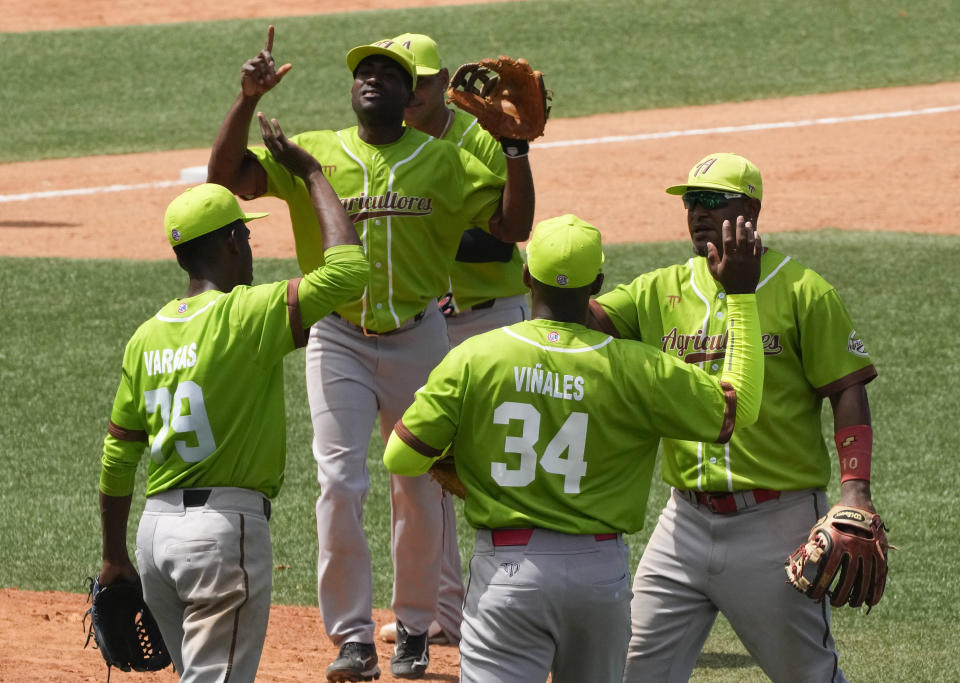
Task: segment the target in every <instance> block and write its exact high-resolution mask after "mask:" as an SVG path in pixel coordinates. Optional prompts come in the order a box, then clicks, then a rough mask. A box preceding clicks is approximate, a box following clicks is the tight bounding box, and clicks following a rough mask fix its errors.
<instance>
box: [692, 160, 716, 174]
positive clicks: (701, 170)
mask: <svg viewBox="0 0 960 683" xmlns="http://www.w3.org/2000/svg"><path fill="white" fill-rule="evenodd" d="M715 163H717V158H716V157H713V158H712V159H704V160H703V161H701V162H700V163H699V164H697V165H696V167H695V168H694V170H693V177H694V178H696V177H697V176H698V175H706V174H707V172H708V171H709V170H710V167H711V166H713V165H714V164H715Z"/></svg>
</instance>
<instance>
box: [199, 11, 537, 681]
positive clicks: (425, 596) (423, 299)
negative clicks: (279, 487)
mask: <svg viewBox="0 0 960 683" xmlns="http://www.w3.org/2000/svg"><path fill="white" fill-rule="evenodd" d="M273 37H274V32H273V28H272V27H271V28H270V29H269V31H268V37H267V44H266V48H265V49H264V50H263V51H261V52H260V54H259V55H257V57H255V58H254V59H251V60H249V61H248V62H247V63H246V64H245V65H244V67H243V71H242V76H241V88H242V89H241V93H240V95H239V96H238V98H237V100H236V102H235V103H234V105H233V108H232V109H231V110H230V112H229V113H228V115H227V118H226V120H225V121H224V123H223V125H222V127H221V129H220V133H219V134H218V137H217V140H216V142H215V143H214V147H213V150H212V152H211V157H210V166H209V175H208V177H209V179H210V180H211V181H217V182H221V183H223V184H224V185H226V186H227V187H229V188H230V189H231V190H233V191H234V192H235V193H236V194H239V195H241V196H244V197H257V196H260V195H264V194H267V195H272V196H277V197H280V198H282V199H283V200H285V201H286V202H287V204H288V206H289V209H290V215H291V219H292V222H293V231H294V237H295V242H296V249H297V258H298V260H299V263H300V266H301V267H302V268H303V269H305V270H309V269H311V268H313V267H315V266H316V264H317V263H319V262H320V261H321V259H322V244H321V242H320V240H318V239H317V238H316V228H315V226H316V219H315V217H314V216H313V214H312V213H310V212H309V211H307V210H306V208H307V206H308V204H307V198H308V197H307V195H306V193H305V190H304V187H303V185H302V183H300V182H299V181H297V179H296V178H295V177H293V176H292V175H291V174H290V173H289V172H288V171H287V170H286V169H285V168H283V167H282V166H281V165H279V164H277V163H276V162H274V161H273V159H271V158H270V155H269V154H268V153H267V152H266V150H263V149H256V148H255V149H249V150H248V149H247V128H248V125H249V121H250V118H251V116H252V112H253V111H254V109H255V108H256V105H257V102H258V101H259V99H260V97H261V96H262V95H264V94H265V93H267V92H268V91H269V90H270V89H271V88H273V87H274V86H275V85H276V84H277V83H278V82H279V81H280V80H281V79H282V78H283V77H284V75H285V74H286V73H288V72H289V70H290V68H291V67H290V65H289V64H285V65H283V66H281V67H280V68H277V67H276V65H275V62H274V59H273V56H272V54H271V50H272V46H273ZM346 61H347V67H348V68H349V69H350V71H351V73H353V87H352V90H351V102H352V106H353V109H354V112H355V113H356V116H357V125H356V126H354V127H352V128H347V129H345V130H340V131H331V130H321V131H311V132H307V133H302V134H300V135H297V136H295V137H294V138H293V139H294V141H295V142H297V143H298V144H300V145H301V146H303V147H304V148H306V149H307V150H308V151H310V152H311V153H313V154H314V156H316V157H317V158H318V159H321V160H322V162H323V164H324V168H325V172H326V173H327V176H328V178H329V181H330V184H331V185H332V186H333V188H334V190H335V191H336V192H337V194H338V195H339V196H340V200H341V203H342V204H343V206H344V207H345V209H346V210H347V213H348V214H349V215H350V217H351V219H352V220H353V222H354V224H355V226H356V228H357V230H358V232H359V233H360V236H361V241H362V242H363V246H364V251H365V253H366V256H367V260H368V264H369V271H370V279H369V285H368V286H367V288H366V289H365V290H364V292H363V296H362V297H359V298H357V299H355V300H354V301H351V302H348V303H346V304H343V305H341V306H338V307H337V308H336V309H335V311H334V313H333V314H331V315H330V316H328V317H326V318H324V319H323V320H321V321H319V322H318V323H317V324H316V325H314V326H313V328H312V330H311V333H310V338H309V341H308V344H307V351H306V374H307V395H308V398H309V401H310V411H311V416H312V420H313V427H314V441H313V453H314V457H315V459H316V461H317V478H318V482H319V484H320V487H321V493H320V496H319V498H318V500H317V508H316V516H317V540H318V545H319V552H318V559H317V586H318V597H319V603H320V610H321V613H322V616H323V622H324V626H325V628H326V630H327V633H328V635H329V636H330V638H331V639H332V640H333V642H334V644H335V645H337V646H338V647H339V648H340V653H339V656H338V657H337V659H336V660H335V661H334V662H333V663H332V664H331V665H330V666H329V667H328V668H327V678H328V679H329V680H333V681H338V680H350V681H354V680H364V679H370V678H372V677H375V676H377V675H379V671H380V669H379V665H378V662H377V653H376V648H375V647H374V645H373V638H374V628H375V625H374V622H373V618H372V608H373V588H372V585H373V576H372V569H371V558H370V551H369V548H368V546H367V542H366V538H365V536H364V531H363V503H364V500H365V499H366V495H367V491H368V489H369V475H368V473H367V469H366V451H367V445H368V443H369V440H370V432H371V431H372V429H373V425H374V424H375V421H376V418H377V415H378V414H379V416H380V423H381V434H382V436H383V438H384V440H386V438H387V436H388V435H389V430H390V425H392V424H393V423H394V422H395V421H396V420H397V418H398V417H399V416H400V415H401V413H402V412H403V410H404V409H406V407H407V406H408V405H409V404H410V402H411V401H412V400H413V393H414V391H416V389H417V388H418V387H420V386H422V385H423V383H424V382H425V381H426V378H427V376H428V374H429V372H430V370H431V369H432V368H433V367H434V366H435V365H436V364H437V363H438V362H439V361H440V359H441V358H442V357H443V356H444V355H445V354H446V352H447V350H448V348H449V343H448V341H447V336H446V330H445V324H444V320H443V315H442V314H441V313H440V311H439V309H438V307H437V303H436V299H437V297H438V296H439V295H441V294H442V293H443V292H445V291H446V289H447V284H448V278H447V272H448V267H449V264H450V263H451V262H452V261H453V258H454V255H455V254H456V251H457V246H458V244H459V242H460V235H461V234H462V233H463V231H464V230H466V229H467V228H469V227H470V226H473V225H482V226H486V227H487V228H488V229H489V230H490V231H491V233H493V234H495V235H497V236H498V237H500V238H501V239H504V240H508V241H520V240H524V239H526V238H527V236H528V234H529V231H530V228H531V226H532V216H533V184H532V177H531V174H530V167H529V163H528V161H527V159H526V158H518V159H513V160H508V162H507V175H506V184H504V178H503V177H501V176H498V175H496V174H494V173H492V172H491V171H490V170H489V169H487V168H486V167H485V166H484V165H483V164H481V163H480V162H479V161H478V160H477V159H476V158H475V157H473V156H472V155H470V154H469V153H467V152H466V151H464V150H458V149H457V148H456V147H455V146H454V145H452V144H450V143H449V142H446V141H442V140H437V139H436V138H433V137H431V136H429V135H427V134H425V133H422V132H420V131H418V130H415V129H413V128H408V127H405V126H404V125H403V113H404V109H405V108H406V106H407V105H408V104H409V103H410V100H411V96H412V92H413V88H414V86H415V84H416V78H417V73H416V68H415V64H414V58H413V55H412V54H411V52H410V51H409V50H407V49H406V48H405V47H403V46H402V45H400V44H399V43H397V42H396V41H393V40H382V41H379V42H378V43H374V44H372V45H363V46H360V47H357V48H354V49H352V50H350V51H349V53H348V54H347V60H346ZM391 505H392V523H393V532H392V538H391V551H392V556H393V562H394V596H393V608H394V613H395V615H396V617H397V621H398V628H397V630H398V635H397V645H396V649H395V653H394V656H393V658H392V659H391V662H390V668H391V671H392V673H393V674H394V675H395V676H398V677H403V678H418V677H420V676H422V675H423V674H424V672H425V671H426V668H427V666H428V663H429V646H428V629H429V626H430V623H431V621H433V619H434V615H435V614H436V604H437V591H438V585H439V581H440V557H441V553H442V536H443V534H442V528H443V492H442V490H441V488H440V487H439V485H437V484H436V483H435V482H434V481H432V480H431V479H430V478H429V477H420V478H418V479H408V478H401V477H391Z"/></svg>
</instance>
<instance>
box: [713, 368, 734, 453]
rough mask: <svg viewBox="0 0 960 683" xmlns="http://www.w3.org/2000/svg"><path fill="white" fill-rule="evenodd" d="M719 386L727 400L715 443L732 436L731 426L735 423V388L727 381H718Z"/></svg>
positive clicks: (722, 441)
mask: <svg viewBox="0 0 960 683" xmlns="http://www.w3.org/2000/svg"><path fill="white" fill-rule="evenodd" d="M720 387H721V388H722V389H723V397H724V398H725V399H726V400H727V405H726V407H725V408H724V410H723V424H721V425H720V436H718V437H717V443H727V441H729V440H730V437H731V436H733V428H734V427H735V426H736V423H737V390H736V389H734V388H733V385H731V384H730V383H729V382H720Z"/></svg>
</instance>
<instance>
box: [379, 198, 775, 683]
mask: <svg viewBox="0 0 960 683" xmlns="http://www.w3.org/2000/svg"><path fill="white" fill-rule="evenodd" d="M724 243H725V246H726V247H727V249H726V250H725V254H726V256H725V257H724V260H723V261H720V260H719V259H716V258H714V259H713V260H712V264H713V267H714V268H715V270H716V272H717V273H718V276H719V277H720V279H721V280H722V281H723V282H724V283H726V285H727V287H728V289H729V291H730V294H731V295H730V306H731V307H730V310H729V315H728V316H727V317H726V319H725V320H724V324H725V325H726V330H727V333H728V334H729V335H730V337H731V339H734V340H736V341H735V343H734V349H733V351H732V353H731V356H730V358H729V359H728V362H727V363H726V364H725V365H724V370H723V373H722V375H721V376H719V377H717V376H711V375H709V374H708V373H705V372H702V371H701V370H700V369H699V368H695V367H693V366H691V365H688V364H685V363H683V362H682V361H680V360H678V359H677V358H675V357H671V356H670V355H668V354H663V353H660V352H659V351H657V350H656V349H654V348H651V347H650V346H648V345H645V344H637V343H634V342H630V341H626V342H625V341H618V340H614V339H613V338H612V337H610V336H609V335H607V334H605V333H601V332H597V331H594V330H590V329H587V328H586V327H585V321H586V318H587V306H588V301H589V297H590V295H592V294H595V293H596V292H597V291H599V289H600V286H601V284H602V282H603V275H602V273H600V268H601V264H602V262H603V254H602V252H601V244H600V232H599V231H598V230H597V229H596V228H595V227H593V226H591V225H589V224H587V223H585V222H584V221H582V220H580V219H579V218H577V217H576V216H573V215H569V214H568V215H565V216H560V217H557V218H553V219H550V220H547V221H544V222H542V223H540V224H538V225H537V228H536V229H535V230H534V232H533V237H532V238H531V240H530V243H529V245H528V247H527V256H528V258H527V265H526V267H525V269H524V271H523V281H524V283H525V284H526V285H527V286H528V287H529V288H530V291H531V298H532V312H533V319H532V320H529V321H525V322H520V323H516V324H514V325H510V326H508V327H503V328H500V329H498V330H493V331H491V332H487V333H485V334H480V335H477V336H475V337H472V338H470V339H468V340H466V341H464V342H463V343H461V344H460V345H459V346H457V347H456V348H454V349H452V350H451V351H450V353H449V354H448V355H447V357H446V358H444V360H443V361H442V362H441V363H440V365H439V366H438V367H437V368H436V369H435V370H434V371H433V372H432V373H431V374H430V378H429V380H428V381H427V384H426V385H425V386H424V387H423V388H422V389H421V390H419V391H418V392H417V395H416V399H415V401H414V403H413V405H412V406H411V407H410V408H409V409H408V410H407V411H406V412H405V413H404V414H403V417H402V418H401V420H400V421H399V422H397V424H396V425H395V426H394V430H393V433H392V435H391V436H390V440H389V442H388V443H387V448H386V451H385V453H384V462H385V463H386V465H387V468H388V469H390V471H392V472H395V473H398V474H404V475H422V474H423V473H424V472H426V471H427V470H428V469H429V468H430V467H431V466H432V464H433V462H434V460H435V459H436V458H437V457H439V456H441V455H442V454H443V453H444V451H445V450H447V448H448V446H449V447H451V449H452V451H453V453H454V458H455V462H456V470H457V474H458V475H459V477H460V479H461V480H462V482H463V484H464V486H465V488H466V498H465V505H464V510H465V514H466V517H467V520H468V521H469V522H470V524H471V525H473V526H474V527H476V528H477V536H476V546H475V550H474V555H473V558H472V560H471V562H470V582H469V588H468V590H467V596H466V602H465V603H464V619H463V637H462V640H461V641H460V657H461V660H460V677H461V678H460V680H462V681H482V682H483V683H489V682H491V681H494V682H496V681H516V682H518V683H519V682H523V683H531V682H533V681H545V680H546V679H547V676H548V674H550V673H551V672H552V675H553V680H554V681H556V682H558V683H559V682H565V681H577V682H578V683H579V682H582V681H592V682H596V681H599V682H603V681H619V680H620V676H621V674H622V672H623V662H624V657H625V655H626V648H627V641H628V639H629V632H630V608H629V602H630V589H629V583H630V575H629V564H628V552H627V547H626V545H625V544H624V542H623V540H622V537H621V534H622V533H624V532H633V531H636V530H637V529H639V528H640V527H641V525H642V523H643V518H644V508H645V503H646V497H647V494H648V491H649V486H650V478H651V475H652V472H653V466H654V460H655V458H656V453H657V444H658V442H659V439H660V436H661V434H664V435H671V436H675V437H677V436H688V437H692V436H693V435H699V436H698V437H696V438H701V439H703V440H705V441H713V440H717V441H718V442H720V443H723V442H726V441H727V440H728V439H729V438H730V433H731V430H733V428H734V426H735V425H741V424H749V423H750V422H752V421H753V419H755V416H756V411H757V408H758V406H759V403H760V394H759V389H760V386H761V384H762V374H763V373H762V366H763V361H762V352H761V347H760V336H759V332H758V329H757V320H756V310H755V307H754V303H753V299H754V295H753V289H754V287H755V285H756V282H757V275H758V272H759V262H760V251H761V246H760V242H759V239H757V238H755V233H754V230H753V228H752V226H750V225H747V224H745V222H744V221H743V220H742V219H741V220H740V221H739V223H738V225H737V227H736V228H733V226H732V225H731V224H730V223H729V222H728V223H727V224H726V227H725V230H724ZM714 256H716V251H714Z"/></svg>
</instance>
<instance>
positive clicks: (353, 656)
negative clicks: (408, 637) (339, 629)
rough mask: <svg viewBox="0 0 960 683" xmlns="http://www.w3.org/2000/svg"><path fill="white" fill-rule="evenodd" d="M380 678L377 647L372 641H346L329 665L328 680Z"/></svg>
mask: <svg viewBox="0 0 960 683" xmlns="http://www.w3.org/2000/svg"><path fill="white" fill-rule="evenodd" d="M377 678H380V667H379V666H377V648H376V646H375V645H373V644H372V643H344V644H343V646H342V647H341V648H340V656H339V657H337V658H336V659H335V660H333V663H332V664H331V665H330V666H328V667H327V680H328V681H372V680H374V679H377Z"/></svg>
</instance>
